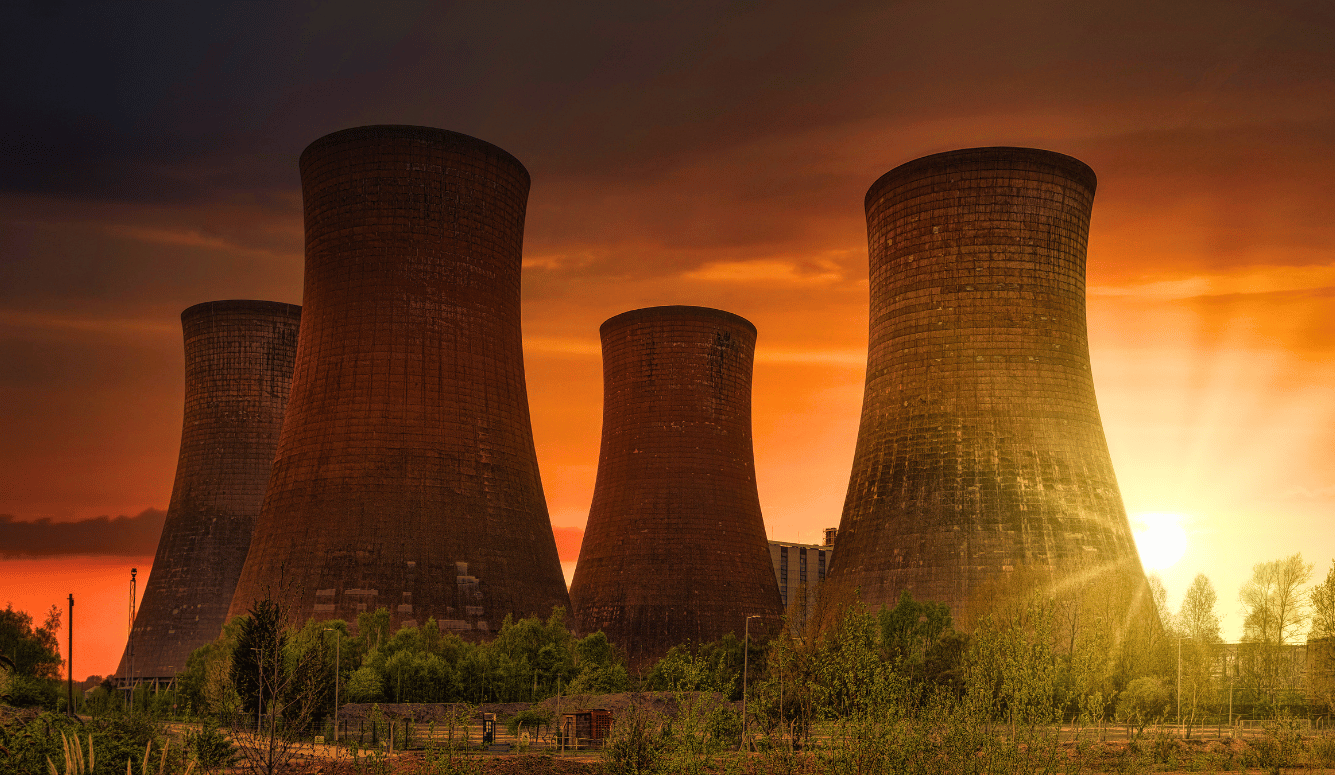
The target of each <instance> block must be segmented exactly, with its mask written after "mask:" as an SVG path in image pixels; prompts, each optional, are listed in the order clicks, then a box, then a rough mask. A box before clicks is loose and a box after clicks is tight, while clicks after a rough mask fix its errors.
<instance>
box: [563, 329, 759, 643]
mask: <svg viewBox="0 0 1335 775" xmlns="http://www.w3.org/2000/svg"><path fill="white" fill-rule="evenodd" d="M601 334H602V340H603V441H602V450H601V452H600V454H599V458H598V478H597V481H596V484H595V485H594V490H593V504H592V506H591V507H590V509H589V522H588V526H587V527H586V528H585V532H584V543H583V546H582V547H581V548H580V553H579V563H578V564H577V565H576V566H575V578H574V580H573V583H572V584H571V587H570V599H571V602H572V603H573V604H574V607H575V617H576V619H577V621H578V622H579V627H580V629H581V630H582V631H583V632H594V631H596V630H602V631H603V632H605V633H606V634H607V636H608V638H609V639H610V640H611V641H612V642H613V643H615V644H617V645H618V646H620V647H621V648H622V649H624V650H625V652H626V654H627V656H628V658H629V662H630V665H631V667H632V668H639V667H643V666H645V665H647V664H649V663H650V662H652V661H654V660H655V659H657V658H659V657H662V656H663V654H665V653H666V652H667V650H668V649H669V648H671V647H672V646H674V645H676V644H679V643H685V642H686V641H692V642H694V643H704V642H708V641H712V640H716V639H717V638H719V637H722V636H723V635H725V634H727V633H729V632H732V633H736V634H737V636H738V637H739V638H740V637H742V636H743V630H744V626H745V624H746V619H747V617H748V616H750V615H753V614H754V615H759V616H760V617H762V618H761V619H760V620H758V621H755V622H752V624H751V633H752V635H753V636H754V635H756V634H757V633H761V632H764V631H765V630H767V629H769V628H771V627H775V626H776V625H777V623H778V621H779V618H780V617H781V616H782V614H783V608H782V605H781V604H780V602H779V587H778V583H777V582H776V581H775V578H774V570H773V568H771V567H770V558H769V544H768V543H767V541H766V538H765V523H764V521H763V520H762V519H761V516H760V499H759V497H758V496H757V494H756V473H755V461H754V459H753V456H752V451H751V363H752V359H753V357H754V354H755V343H756V329H755V326H752V325H751V324H750V323H749V322H747V321H746V320H744V319H742V318H740V317H738V316H736V315H733V314H731V313H728V312H722V311H720V310H715V309H706V308H703V307H653V308H650V309H640V310H634V311H632V312H626V313H624V314H621V315H617V316H616V317H614V318H612V319H610V320H608V321H607V322H606V323H603V325H602V329H601Z"/></svg>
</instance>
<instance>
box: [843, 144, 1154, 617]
mask: <svg viewBox="0 0 1335 775" xmlns="http://www.w3.org/2000/svg"><path fill="white" fill-rule="evenodd" d="M1095 183H1096V179H1095V175H1094V172H1093V170H1091V169H1090V168H1089V167H1088V166H1086V165H1085V164H1084V163H1082V162H1080V161H1078V160H1076V159H1074V158H1071V157H1069V156H1065V155H1062V154H1059V153H1052V152H1049V151H1041V150H1033V149H1027V148H974V149H968V150H960V151H952V152H948V153H941V154H936V155H933V156H928V157H925V158H921V159H918V160H916V161H911V162H909V163H907V164H904V165H901V166H899V167H896V168H895V169H893V170H891V171H890V172H888V173H886V174H885V175H884V176H883V177H881V178H880V179H879V180H877V181H876V182H875V183H874V184H873V185H872V187H871V189H870V190H869V191H868V192H867V197H866V213H867V240H868V250H869V259H870V278H871V314H870V340H869V343H868V355H867V378H866V393H865V396H864V399H863V406H862V419H861V425H860V428H859V431H858V441H857V448H856V453H855V457H854V461H853V469H852V476H851V478H850V481H849V485H848V495H847V499H846V502H845V505H844V513H843V519H842V521H841V523H840V526H839V532H838V540H837V542H836V548H837V549H838V551H837V552H836V553H835V555H834V559H833V561H832V564H831V568H830V571H829V577H828V580H827V583H826V590H825V595H826V596H827V599H833V600H840V601H842V602H847V601H848V600H849V599H851V597H852V595H853V594H855V593H856V594H858V595H859V596H860V599H861V601H862V602H864V603H866V604H868V605H870V606H873V607H876V606H879V605H889V606H893V605H894V604H895V603H896V602H897V600H898V598H899V596H900V593H901V592H902V591H903V590H908V591H909V592H910V593H912V595H913V596H914V597H915V598H917V599H919V600H931V601H937V602H945V603H947V604H949V605H950V607H951V610H952V613H953V615H954V617H955V619H956V621H964V622H966V623H967V622H970V621H972V620H973V619H974V618H975V617H976V616H978V615H980V614H982V613H985V612H986V611H987V610H989V608H990V606H991V605H992V598H991V597H990V596H992V595H995V594H996V590H997V589H998V588H999V587H1001V586H1004V584H1005V583H1006V580H1007V578H1008V577H1009V576H1012V575H1014V574H1011V573H1010V572H1011V571H1023V572H1024V573H1028V574H1031V575H1037V576H1042V577H1043V578H1044V579H1045V583H1051V584H1054V585H1056V586H1057V587H1063V586H1065V587H1070V586H1075V587H1080V586H1085V587H1086V588H1087V587H1088V585H1089V584H1092V583H1095V582H1096V581H1098V580H1099V579H1105V578H1108V577H1109V576H1110V574H1121V575H1122V577H1123V578H1131V579H1133V580H1134V582H1135V583H1139V584H1141V585H1143V584H1144V573H1143V571H1142V569H1141V566H1140V560H1139V557H1138V555H1137V553H1136V547H1135V544H1134V542H1133V539H1132V534H1131V529H1130V526H1129V524H1128V523H1127V518H1126V512H1125V509H1124V507H1123V505H1122V498H1121V494H1120V493H1119V491H1118V489H1117V480H1116V477H1115V475H1114V473H1113V466H1112V460H1111V457H1110V456H1109V453H1108V444H1107V441H1106V439H1105V438H1104V433H1103V426H1102V422H1101V420H1100V417H1099V410H1098V405H1097V403H1096V401H1095V396H1094V382H1093V378H1092V375H1091V371H1090V359H1089V344H1088V341H1087V337H1086V323H1085V250H1086V244H1087V241H1088V235H1089V222H1090V214H1091V208H1092V205H1093V199H1094V189H1095Z"/></svg>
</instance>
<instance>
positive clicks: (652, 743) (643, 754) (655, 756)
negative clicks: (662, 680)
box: [603, 704, 667, 775]
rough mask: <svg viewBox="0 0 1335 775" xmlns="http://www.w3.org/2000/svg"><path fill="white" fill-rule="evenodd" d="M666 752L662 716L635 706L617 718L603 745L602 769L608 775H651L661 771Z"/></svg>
mask: <svg viewBox="0 0 1335 775" xmlns="http://www.w3.org/2000/svg"><path fill="white" fill-rule="evenodd" d="M666 748H667V740H666V739H665V738H664V735H663V718H662V716H660V715H659V714H657V713H655V712H654V711H652V710H650V709H648V708H646V707H643V706H641V705H634V704H633V705H631V706H630V707H628V708H626V710H625V711H624V712H622V713H621V714H620V715H618V716H617V718H616V720H615V721H614V722H613V723H612V729H611V731H609V732H608V735H607V739H606V740H604V741H603V766H604V767H605V768H606V769H607V772H608V775H649V773H656V772H659V771H660V768H661V765H662V764H664V761H663V759H664V752H665V749H666Z"/></svg>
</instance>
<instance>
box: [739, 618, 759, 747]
mask: <svg viewBox="0 0 1335 775" xmlns="http://www.w3.org/2000/svg"><path fill="white" fill-rule="evenodd" d="M759 618H760V614H751V615H750V616H748V617H746V625H745V626H744V627H743V628H742V631H743V633H744V634H743V640H742V740H741V744H742V750H746V672H747V668H748V666H749V663H750V660H751V620H752V619H759Z"/></svg>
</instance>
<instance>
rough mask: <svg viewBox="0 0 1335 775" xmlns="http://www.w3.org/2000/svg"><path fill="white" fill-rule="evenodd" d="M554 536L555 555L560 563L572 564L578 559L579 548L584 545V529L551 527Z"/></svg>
mask: <svg viewBox="0 0 1335 775" xmlns="http://www.w3.org/2000/svg"><path fill="white" fill-rule="evenodd" d="M552 533H554V534H555V535H556V554H557V556H559V557H560V558H561V562H574V561H576V560H578V559H579V547H580V545H582V544H583V543H584V529H583V528H578V527H553V528H552Z"/></svg>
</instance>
